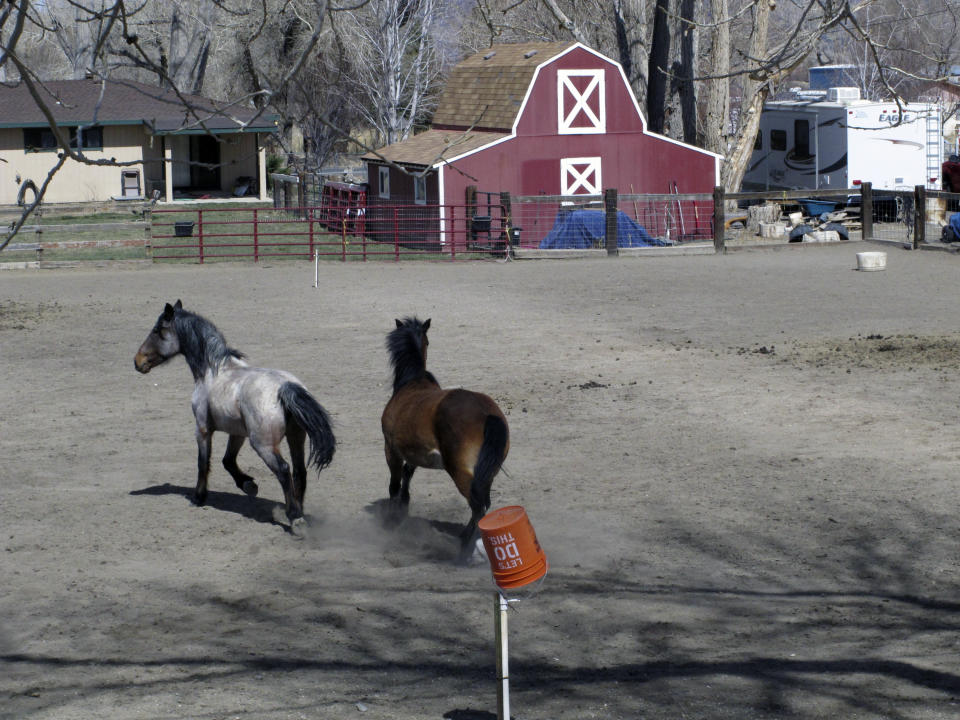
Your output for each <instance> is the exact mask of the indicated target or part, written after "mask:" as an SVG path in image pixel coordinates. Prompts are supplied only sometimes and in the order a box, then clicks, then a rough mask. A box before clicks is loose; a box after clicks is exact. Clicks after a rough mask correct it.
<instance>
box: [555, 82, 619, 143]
mask: <svg viewBox="0 0 960 720" xmlns="http://www.w3.org/2000/svg"><path fill="white" fill-rule="evenodd" d="M582 77H586V78H590V80H589V81H588V82H587V85H586V87H585V88H584V89H583V90H582V91H581V90H579V89H577V86H576V85H575V84H574V78H582ZM605 79H606V74H605V72H604V70H603V68H593V69H590V70H557V133H558V134H559V135H591V134H592V135H602V134H603V133H605V132H606V131H607V102H606V86H605ZM594 97H596V98H597V103H596V108H597V111H596V112H594V109H593V108H592V107H591V106H590V105H591V103H590V101H591V100H592V99H593V98H594ZM567 99H570V100H572V101H573V105H572V108H571V109H569V110H567V109H566V107H567V102H566V101H567ZM579 117H585V118H586V121H587V124H586V125H583V124H580V125H574V124H573V123H574V121H576V120H577V118H579Z"/></svg>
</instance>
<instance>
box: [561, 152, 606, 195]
mask: <svg viewBox="0 0 960 720" xmlns="http://www.w3.org/2000/svg"><path fill="white" fill-rule="evenodd" d="M602 187H603V185H602V182H601V179H600V158H598V157H589V158H562V159H561V160H560V193H561V194H562V195H599V194H600V193H602V192H603V190H602V189H601V188H602Z"/></svg>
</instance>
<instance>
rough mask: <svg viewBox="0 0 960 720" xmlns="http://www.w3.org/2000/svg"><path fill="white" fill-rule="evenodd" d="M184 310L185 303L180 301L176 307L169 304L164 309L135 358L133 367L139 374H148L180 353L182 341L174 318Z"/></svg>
mask: <svg viewBox="0 0 960 720" xmlns="http://www.w3.org/2000/svg"><path fill="white" fill-rule="evenodd" d="M182 309H183V303H181V302H180V301H179V300H177V302H176V304H174V305H171V304H170V303H167V304H166V307H164V308H163V312H162V313H160V317H158V318H157V323H156V325H154V326H153V329H152V330H151V331H150V334H149V335H147V339H146V340H144V341H143V344H142V345H141V346H140V349H139V350H137V354H136V355H135V356H134V358H133V366H134V367H135V368H136V369H137V370H138V371H139V372H142V373H144V374H146V373H148V372H150V370H151V369H152V368H155V367H156V366H157V365H162V364H163V363H165V362H166V361H167V360H169V359H170V358H172V357H173V356H174V355H176V354H177V353H179V352H180V339H179V338H178V337H177V330H176V328H175V327H174V325H173V318H174V314H175V313H176V311H178V310H182Z"/></svg>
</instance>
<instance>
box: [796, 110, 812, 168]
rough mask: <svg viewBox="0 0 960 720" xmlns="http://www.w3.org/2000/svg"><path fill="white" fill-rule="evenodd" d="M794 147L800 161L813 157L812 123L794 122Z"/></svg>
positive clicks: (806, 121)
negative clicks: (811, 151) (811, 152)
mask: <svg viewBox="0 0 960 720" xmlns="http://www.w3.org/2000/svg"><path fill="white" fill-rule="evenodd" d="M793 146H794V151H795V153H796V157H797V159H798V160H801V159H807V158H810V157H812V155H810V121H809V120H794V121H793Z"/></svg>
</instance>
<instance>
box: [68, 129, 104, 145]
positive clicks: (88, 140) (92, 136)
mask: <svg viewBox="0 0 960 720" xmlns="http://www.w3.org/2000/svg"><path fill="white" fill-rule="evenodd" d="M78 138H79V139H80V140H81V141H80V143H79V147H80V148H81V149H83V150H102V149H103V128H100V127H88V128H83V129H79V128H70V147H72V148H76V147H78V142H77V140H78Z"/></svg>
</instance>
